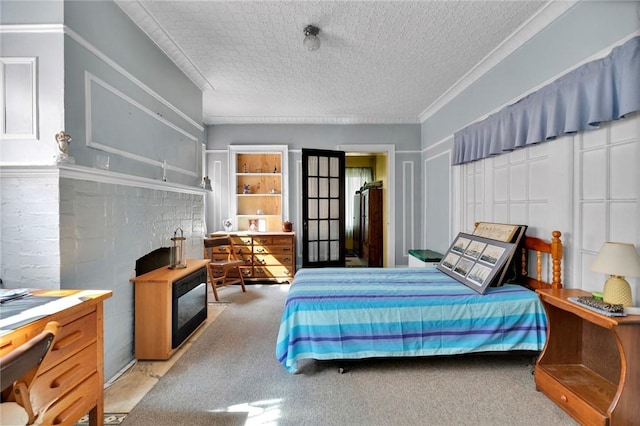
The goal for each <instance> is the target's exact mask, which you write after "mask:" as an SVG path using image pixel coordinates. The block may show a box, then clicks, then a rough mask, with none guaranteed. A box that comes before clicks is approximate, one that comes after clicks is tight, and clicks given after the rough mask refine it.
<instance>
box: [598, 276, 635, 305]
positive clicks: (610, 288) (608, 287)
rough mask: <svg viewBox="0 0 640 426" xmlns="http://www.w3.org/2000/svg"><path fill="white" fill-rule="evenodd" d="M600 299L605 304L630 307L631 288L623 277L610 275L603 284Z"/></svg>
mask: <svg viewBox="0 0 640 426" xmlns="http://www.w3.org/2000/svg"><path fill="white" fill-rule="evenodd" d="M602 299H603V300H604V301H605V302H607V303H614V304H617V305H623V306H632V302H631V286H630V285H629V282H628V281H627V280H625V279H624V278H623V277H619V276H616V275H612V276H611V277H610V278H609V279H608V280H607V282H605V283H604V291H603V293H602Z"/></svg>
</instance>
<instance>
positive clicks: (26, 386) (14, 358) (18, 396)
mask: <svg viewBox="0 0 640 426" xmlns="http://www.w3.org/2000/svg"><path fill="white" fill-rule="evenodd" d="M60 329H61V326H60V324H58V323H57V322H55V321H51V322H49V323H47V325H46V326H45V328H44V330H42V331H41V332H40V333H39V334H37V335H36V336H35V337H33V338H31V339H30V340H28V341H26V342H25V343H23V344H22V345H20V346H18V347H17V348H15V349H14V350H12V351H11V352H8V353H7V354H5V355H3V356H2V357H0V385H1V388H2V396H3V402H2V404H0V424H24V425H31V424H33V423H34V421H36V420H37V419H38V417H41V416H42V415H43V413H44V411H45V410H46V409H47V408H48V406H49V405H50V403H49V404H47V405H45V406H44V407H42V408H39V409H38V410H37V411H36V412H34V410H33V407H32V405H31V387H32V385H33V381H34V379H35V378H36V377H37V376H38V372H39V371H40V367H41V366H42V363H43V361H44V360H45V358H46V357H47V355H48V354H49V353H50V352H51V348H53V342H54V340H55V337H56V335H57V334H58V332H59V331H60ZM51 402H53V401H51Z"/></svg>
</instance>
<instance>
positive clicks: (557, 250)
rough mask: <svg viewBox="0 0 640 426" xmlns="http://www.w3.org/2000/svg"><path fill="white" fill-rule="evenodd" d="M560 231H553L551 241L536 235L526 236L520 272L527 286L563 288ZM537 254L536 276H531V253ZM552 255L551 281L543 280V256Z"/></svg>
mask: <svg viewBox="0 0 640 426" xmlns="http://www.w3.org/2000/svg"><path fill="white" fill-rule="evenodd" d="M561 235H562V233H561V232H560V231H553V232H552V233H551V241H544V240H542V239H540V238H536V237H527V236H526V235H525V237H524V244H523V247H522V249H521V253H520V262H521V265H520V268H519V270H520V274H521V275H522V280H523V282H524V284H525V285H526V286H527V287H530V288H533V289H539V288H562V240H560V236H561ZM531 253H534V254H535V268H536V269H535V277H533V276H529V255H530V254H531ZM545 256H550V257H551V269H552V271H551V275H552V279H551V282H550V283H548V282H546V281H542V261H543V257H545Z"/></svg>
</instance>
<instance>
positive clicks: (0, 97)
mask: <svg viewBox="0 0 640 426" xmlns="http://www.w3.org/2000/svg"><path fill="white" fill-rule="evenodd" d="M20 68H26V69H24V70H20ZM10 69H11V70H12V71H11V72H8V71H9V70H10ZM25 75H26V80H28V81H29V87H22V86H23V84H22V83H24V82H25ZM18 76H19V77H18ZM18 78H19V80H18ZM20 89H23V90H22V91H21V92H20V93H15V92H16V91H19V90H20ZM8 111H13V112H14V113H15V112H18V113H22V114H18V115H21V116H22V118H21V121H24V120H25V119H26V120H28V121H30V122H25V123H10V122H9V121H10V120H12V119H13V118H15V119H16V120H17V118H16V117H12V114H9V113H8ZM14 127H21V128H23V129H22V130H23V131H21V132H18V133H10V131H11V130H10V129H11V128H14ZM38 128H39V122H38V59H37V58H36V57H0V140H2V139H16V140H24V139H28V140H37V139H38Z"/></svg>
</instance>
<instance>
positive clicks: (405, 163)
mask: <svg viewBox="0 0 640 426" xmlns="http://www.w3.org/2000/svg"><path fill="white" fill-rule="evenodd" d="M407 166H408V167H407ZM413 166H414V162H413V161H403V162H402V185H403V188H402V205H403V206H407V205H408V206H409V212H410V215H409V217H410V218H409V220H408V221H407V220H404V217H403V220H402V256H403V257H406V258H408V257H409V250H410V249H409V247H408V246H409V245H408V244H407V239H406V236H407V225H408V226H409V227H410V231H409V236H410V239H411V241H410V243H411V248H412V249H413V247H415V240H414V238H413V237H414V235H415V215H414V211H415V210H414V207H415V198H416V197H411V196H410V197H409V199H408V200H407V197H406V195H407V194H415V179H414V178H413V175H414V170H413ZM407 169H409V171H407ZM407 173H409V178H410V182H409V186H410V187H409V190H408V191H407V188H405V187H404V185H405V183H406V182H407ZM407 222H409V223H407ZM423 231H424V230H423Z"/></svg>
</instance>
